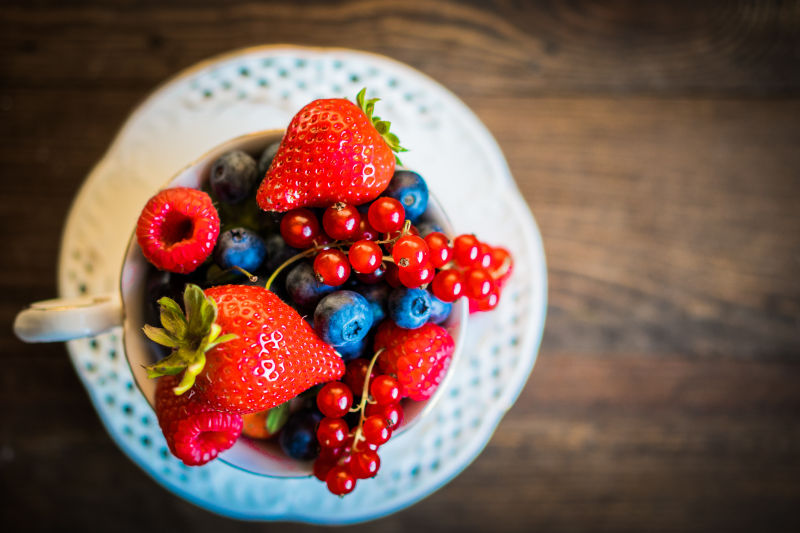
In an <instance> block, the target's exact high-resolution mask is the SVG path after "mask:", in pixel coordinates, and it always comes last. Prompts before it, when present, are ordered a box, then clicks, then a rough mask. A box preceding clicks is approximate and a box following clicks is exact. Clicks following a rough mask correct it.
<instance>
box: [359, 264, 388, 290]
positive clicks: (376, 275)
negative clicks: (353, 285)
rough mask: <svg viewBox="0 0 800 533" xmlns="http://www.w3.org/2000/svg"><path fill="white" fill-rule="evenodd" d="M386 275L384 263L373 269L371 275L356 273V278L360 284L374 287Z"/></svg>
mask: <svg viewBox="0 0 800 533" xmlns="http://www.w3.org/2000/svg"><path fill="white" fill-rule="evenodd" d="M385 274H386V263H380V264H379V265H378V268H377V269H375V272H373V273H372V274H360V273H358V272H356V278H358V281H360V282H361V283H366V284H367V285H374V284H376V283H378V282H379V281H381V280H382V279H383V276H384V275H385Z"/></svg>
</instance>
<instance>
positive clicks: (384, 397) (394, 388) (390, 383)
mask: <svg viewBox="0 0 800 533" xmlns="http://www.w3.org/2000/svg"><path fill="white" fill-rule="evenodd" d="M369 393H370V395H371V396H372V399H373V400H375V401H376V402H377V403H378V405H388V404H392V403H395V402H397V401H399V400H400V385H399V384H398V383H397V380H396V379H394V378H393V377H392V376H387V375H381V376H377V377H376V378H375V379H373V380H372V383H370V384H369Z"/></svg>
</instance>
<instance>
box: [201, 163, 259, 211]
mask: <svg viewBox="0 0 800 533" xmlns="http://www.w3.org/2000/svg"><path fill="white" fill-rule="evenodd" d="M257 181H258V165H257V164H256V160H255V159H253V158H252V157H250V156H249V155H247V154H246V153H244V152H242V151H241V150H234V151H233V152H228V153H227V154H223V155H222V156H220V158H219V159H217V160H216V161H214V164H213V165H211V177H210V178H209V183H210V185H211V190H212V191H214V194H215V195H216V196H217V198H219V199H220V200H221V201H223V202H226V203H229V204H237V203H239V202H241V201H242V200H244V199H245V198H247V196H248V195H249V194H250V192H251V191H252V190H253V187H254V186H255V184H256V182H257Z"/></svg>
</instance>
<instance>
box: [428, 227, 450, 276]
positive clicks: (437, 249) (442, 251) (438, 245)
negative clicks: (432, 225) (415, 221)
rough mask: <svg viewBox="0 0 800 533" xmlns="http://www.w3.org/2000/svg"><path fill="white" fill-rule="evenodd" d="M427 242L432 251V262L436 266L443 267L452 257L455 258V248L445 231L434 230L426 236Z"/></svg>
mask: <svg viewBox="0 0 800 533" xmlns="http://www.w3.org/2000/svg"><path fill="white" fill-rule="evenodd" d="M425 243H426V244H427V245H428V250H429V251H430V255H429V257H430V259H431V264H432V265H433V266H434V267H436V268H442V267H443V266H445V265H446V264H447V263H449V262H450V259H452V258H453V248H451V247H450V240H449V239H448V238H447V236H446V235H445V234H444V233H441V232H439V231H434V232H433V233H429V234H428V235H426V236H425Z"/></svg>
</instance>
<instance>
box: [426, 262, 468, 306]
mask: <svg viewBox="0 0 800 533" xmlns="http://www.w3.org/2000/svg"><path fill="white" fill-rule="evenodd" d="M431 288H432V290H433V295H434V296H436V297H437V298H439V299H440V300H441V301H443V302H455V301H456V300H458V297H459V296H461V294H462V293H463V292H464V282H463V280H462V278H461V273H460V272H459V271H457V270H453V269H450V270H440V271H439V273H437V274H436V276H434V278H433V285H432V286H431Z"/></svg>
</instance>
